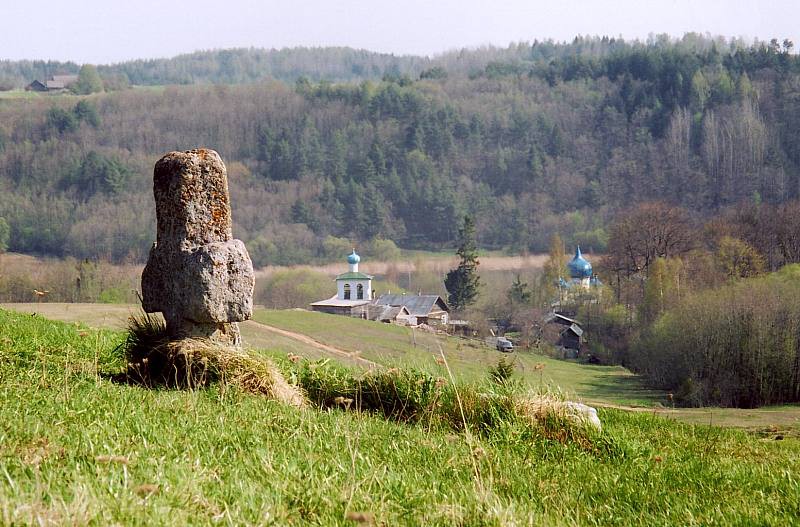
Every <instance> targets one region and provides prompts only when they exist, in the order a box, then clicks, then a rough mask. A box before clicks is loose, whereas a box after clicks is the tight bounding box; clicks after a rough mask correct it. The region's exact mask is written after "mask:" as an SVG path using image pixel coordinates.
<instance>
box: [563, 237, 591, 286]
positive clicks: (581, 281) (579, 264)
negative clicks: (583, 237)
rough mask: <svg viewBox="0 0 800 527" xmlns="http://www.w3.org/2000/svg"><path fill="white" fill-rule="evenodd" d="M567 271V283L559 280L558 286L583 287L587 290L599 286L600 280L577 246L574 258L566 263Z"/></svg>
mask: <svg viewBox="0 0 800 527" xmlns="http://www.w3.org/2000/svg"><path fill="white" fill-rule="evenodd" d="M567 270H568V271H569V278H570V279H569V281H566V280H564V279H563V278H559V286H561V287H565V288H572V287H583V288H584V289H589V288H590V287H593V286H599V285H601V282H600V279H599V278H597V275H595V274H594V271H593V270H592V264H591V263H590V262H589V260H587V259H586V258H584V257H583V254H581V248H580V246H578V247H577V248H576V249H575V256H574V257H573V258H572V260H570V261H569V262H568V263H567Z"/></svg>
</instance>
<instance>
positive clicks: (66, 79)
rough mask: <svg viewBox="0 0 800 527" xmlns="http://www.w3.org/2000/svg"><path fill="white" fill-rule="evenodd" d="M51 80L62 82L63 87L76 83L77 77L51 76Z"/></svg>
mask: <svg viewBox="0 0 800 527" xmlns="http://www.w3.org/2000/svg"><path fill="white" fill-rule="evenodd" d="M53 80H54V81H56V82H63V83H64V85H65V86H67V85H70V84H72V83H75V82H78V76H77V75H53Z"/></svg>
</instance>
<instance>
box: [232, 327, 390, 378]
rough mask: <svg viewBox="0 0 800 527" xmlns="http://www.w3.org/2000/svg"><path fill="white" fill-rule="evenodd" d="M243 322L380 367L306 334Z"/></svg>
mask: <svg viewBox="0 0 800 527" xmlns="http://www.w3.org/2000/svg"><path fill="white" fill-rule="evenodd" d="M245 324H247V325H249V326H250V327H251V328H252V327H257V328H260V329H263V330H266V331H271V332H272V333H277V334H278V335H281V336H284V337H289V338H290V339H294V340H297V341H299V342H302V343H303V344H307V345H309V346H311V347H314V348H316V349H318V350H320V351H323V352H326V353H329V354H332V355H334V356H337V357H340V358H343V359H345V360H346V361H347V362H355V363H357V364H358V365H359V366H363V367H366V368H374V369H377V368H379V367H380V366H379V365H378V364H377V363H375V362H372V361H371V360H367V359H365V358H364V357H360V356H359V355H358V353H354V352H350V351H344V350H341V349H339V348H334V347H333V346H328V345H327V344H323V343H322V342H319V341H317V340H314V339H312V338H311V337H309V336H307V335H302V334H300V333H295V332H294V331H286V330H285V329H280V328H276V327H274V326H268V325H267V324H263V323H261V322H256V321H254V320H249V321H247V322H245Z"/></svg>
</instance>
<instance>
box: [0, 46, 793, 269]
mask: <svg viewBox="0 0 800 527" xmlns="http://www.w3.org/2000/svg"><path fill="white" fill-rule="evenodd" d="M790 44H791V43H788V42H787V43H785V45H781V44H778V43H777V42H774V43H772V44H758V45H756V46H752V47H744V46H743V45H741V43H735V42H734V43H726V42H721V41H712V40H706V39H701V38H698V37H696V36H688V37H687V38H684V39H683V40H682V41H679V42H668V41H666V40H659V39H656V40H654V41H653V42H651V43H647V44H641V43H625V42H622V41H615V40H613V39H577V40H576V41H575V42H572V43H569V44H563V45H558V44H553V43H535V44H533V45H531V44H524V45H522V44H521V45H515V46H511V47H509V48H506V49H502V50H497V49H484V50H475V51H464V52H459V53H452V54H447V55H444V56H442V57H438V58H436V59H432V60H430V61H429V60H428V59H414V58H405V59H398V58H392V57H388V58H386V60H387V61H389V62H391V61H392V60H394V61H397V62H396V64H399V66H397V68H396V69H395V70H392V72H390V74H387V68H389V69H391V68H390V66H387V65H386V64H388V62H387V63H386V64H384V63H379V62H380V61H378V63H379V65H378V66H377V70H375V71H374V72H373V73H375V76H378V75H379V74H382V75H380V77H381V79H382V80H374V81H358V82H349V83H348V82H344V83H331V82H328V81H327V80H323V81H320V82H317V81H314V80H312V79H313V78H328V75H329V74H326V73H324V68H326V67H334V66H329V65H325V64H323V62H319V63H315V64H316V66H315V67H317V68H318V71H317V73H318V74H311V73H312V72H311V70H309V69H308V68H309V66H308V64H307V63H304V64H305V65H298V64H296V63H292V62H291V60H292V57H293V56H295V55H292V54H291V53H289V54H287V55H286V56H285V58H286V61H288V62H286V63H285V64H284V66H283V67H284V68H285V71H295V73H297V74H298V78H297V79H296V80H295V81H293V82H280V81H274V80H272V81H261V82H257V83H249V84H247V83H244V81H247V80H252V79H249V78H248V77H247V75H243V76H241V77H240V78H238V80H239V81H241V82H243V83H244V84H241V85H215V86H204V85H200V86H168V87H166V88H163V87H160V88H149V89H145V88H133V89H124V90H119V91H114V92H108V93H102V94H94V95H90V96H86V97H73V96H60V97H50V96H46V95H45V96H39V97H33V98H19V99H12V98H9V99H5V98H0V191H2V192H0V217H1V218H4V222H5V223H7V224H8V225H9V226H10V239H9V243H8V245H9V248H10V249H11V250H16V251H20V252H34V253H44V254H52V255H59V256H61V255H74V256H78V257H97V256H100V257H109V258H112V259H115V260H121V259H125V258H133V259H135V260H141V259H143V258H144V257H145V256H146V250H147V248H148V247H149V244H150V242H151V240H152V238H153V236H154V219H153V212H152V201H151V200H152V197H151V195H150V178H151V173H152V166H153V163H154V162H155V160H156V159H158V157H159V156H160V155H162V154H163V153H164V152H166V151H168V150H173V149H187V148H192V147H196V146H208V147H212V148H215V149H217V150H218V151H219V152H220V154H221V155H222V156H223V159H224V160H225V161H226V163H227V164H228V167H229V171H230V175H231V187H232V192H233V205H234V207H235V210H234V219H235V221H236V222H237V226H236V229H237V231H236V232H237V236H238V237H241V238H242V239H244V240H245V241H246V242H247V243H248V247H249V248H250V250H251V252H252V254H253V257H254V260H255V261H256V263H257V264H259V265H263V264H266V263H292V262H297V261H304V260H310V259H313V258H315V257H320V256H326V255H327V254H337V253H338V251H340V250H341V248H342V247H348V246H349V245H348V244H349V243H351V242H348V241H346V240H344V238H349V239H350V240H351V241H356V240H368V239H374V238H389V239H392V240H394V241H395V242H396V243H397V244H398V245H400V246H405V247H428V248H443V247H448V246H449V245H450V244H451V243H452V240H453V237H454V235H455V232H456V227H457V224H458V223H459V220H460V218H461V216H462V215H463V214H465V213H471V214H473V215H474V216H475V217H476V223H477V227H478V236H479V242H480V243H481V245H483V246H484V247H493V248H501V247H504V248H509V249H511V250H532V251H540V250H543V249H544V248H545V247H546V244H547V240H548V239H549V237H550V235H551V234H552V233H554V232H560V233H561V234H562V236H563V237H565V238H566V240H567V242H568V243H570V244H572V243H575V242H580V243H582V244H583V245H587V246H589V247H593V248H595V249H602V248H603V245H604V243H605V239H606V235H605V226H606V225H607V223H608V221H609V219H610V218H611V217H613V216H614V214H616V213H617V212H618V211H620V210H622V209H624V208H626V207H628V206H630V205H632V204H634V203H636V202H641V201H648V200H656V199H660V200H666V201H669V202H673V203H675V204H679V205H682V206H685V207H687V208H690V209H692V210H693V211H696V213H697V214H699V215H705V216H709V215H712V214H715V213H717V212H718V211H719V210H720V209H723V208H725V207H729V206H735V205H737V204H739V203H742V202H749V203H754V202H755V203H761V202H763V203H780V202H783V201H787V200H791V199H796V198H797V197H798V194H800V134H799V133H798V130H800V60H798V58H797V56H796V55H794V54H792V53H790V49H791V45H790ZM295 51H296V52H297V53H298V55H296V57H307V58H308V57H314V54H313V53H312V52H311V51H302V52H301V51H298V50H295ZM351 51H352V50H351ZM215 53H217V55H216V56H217V57H219V56H221V55H222V54H224V53H226V52H215ZM248 53H250V52H249V51H241V50H238V51H237V50H234V51H231V52H230V54H231V55H230V56H231V57H234V58H235V57H239V58H241V57H246V56H248ZM253 53H255V52H253ZM347 53H349V51H348V52H347ZM208 56H210V55H203V54H200V55H197V57H199V62H201V63H202V62H203V60H202V59H203V58H204V57H206V58H207V57H208ZM254 56H255V55H254ZM365 56H368V57H369V56H372V57H373V58H375V57H378V55H365ZM190 57H191V56H186V57H183V58H180V59H181V60H184V61H185V62H184V64H189V63H190V62H191V59H190ZM172 60H174V61H177V60H178V59H172ZM297 60H298V61H300V59H297ZM370 60H372V59H370ZM375 60H376V61H377V60H378V59H377V58H375ZM208 61H209V64H211V63H213V64H217V63H218V62H220V61H221V59H219V60H217V59H214V60H211V59H208ZM404 61H405V62H404ZM300 62H302V61H300ZM136 64H140V66H141V73H140V74H141V75H142V78H143V79H144V78H145V76H146V75H150V76H151V77H150V78H149V79H150V81H152V82H156V79H162V80H163V79H168V78H169V77H168V75H172V74H174V72H172V66H175V67H176V68H177V66H176V64H177V63H176V62H170V61H166V62H163V63H160V62H158V61H155V62H153V61H143V62H141V63H127V64H123V65H118V66H112V67H109V68H118V69H117V70H114V72H113V74H114V75H116V74H118V73H119V72H120V71H121V70H120V69H119V68H125V67H129V68H131V69H130V72H134V71H136V67H135V65H136ZM158 64H163V65H164V66H163V67H164V72H163V74H155V73H153V72H154V71H156V70H157V68H158V66H157V65H158ZM230 64H232V66H231V70H230V71H231V75H234V74H235V75H239V73H237V72H240V71H243V70H242V68H243V66H242V62H241V61H238V62H237V61H236V60H232V61H231V62H230ZM5 66H8V64H6V65H5ZM5 66H4V67H5ZM240 66H241V68H240ZM214 67H216V66H214ZM335 67H339V66H335ZM292 68H294V70H292ZM212 69H213V68H212ZM185 71H187V72H190V71H191V72H194V73H192V75H193V77H192V79H193V80H192V81H197V80H198V79H200V78H204V79H206V80H208V81H214V82H216V81H217V80H219V79H218V78H215V77H214V75H212V74H211V73H209V74H207V75H206V76H205V77H203V75H202V74H201V73H198V72H200V71H202V68H200V67H199V66H198V68H196V69H193V68H192V67H189V66H186V69H185ZM209 71H211V70H209ZM301 71H302V72H304V74H303V75H299V72H301ZM341 71H345V70H341ZM350 71H351V74H353V75H355V76H356V77H358V76H359V75H362V74H363V75H364V76H372V73H369V68H368V69H367V70H364V71H361V72H360V73H358V74H356V73H353V68H352V67H351V68H350ZM100 72H101V75H102V76H104V77H107V76H108V75H110V74H112V73H110V72H111V70H105V69H103V68H100ZM168 72H169V73H168ZM417 72H418V73H417ZM132 74H133V73H130V74H126V75H129V76H130V75H132ZM159 75H162V76H159ZM272 76H275V75H274V74H273V75H272ZM289 76H291V75H289ZM330 76H332V77H336V75H335V74H330ZM254 78H255V77H254ZM259 78H260V77H259ZM345 78H347V77H346V76H345ZM143 82H149V81H143ZM115 85H118V83H117V84H115ZM2 223H3V222H0V227H2ZM2 230H3V229H2V228H0V233H2ZM1 241H2V240H0V242H1Z"/></svg>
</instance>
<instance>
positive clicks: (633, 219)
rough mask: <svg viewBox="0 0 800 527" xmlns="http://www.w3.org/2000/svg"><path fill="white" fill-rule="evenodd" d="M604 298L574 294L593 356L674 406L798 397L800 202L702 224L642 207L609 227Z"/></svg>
mask: <svg viewBox="0 0 800 527" xmlns="http://www.w3.org/2000/svg"><path fill="white" fill-rule="evenodd" d="M609 230H610V239H609V243H608V253H607V255H606V256H605V257H604V258H603V259H602V261H601V262H599V265H598V266H597V269H598V270H599V272H600V273H601V275H602V276H603V278H604V280H605V281H606V284H607V285H608V291H605V292H600V293H599V294H592V295H589V296H588V297H584V298H576V299H575V302H574V303H573V304H574V305H573V306H572V307H573V309H576V310H578V311H579V312H580V315H581V317H582V318H583V320H585V322H586V327H587V329H588V330H589V335H590V341H589V345H590V349H591V353H592V354H593V355H594V356H595V358H598V359H600V360H602V361H604V362H607V363H618V364H624V365H625V366H627V367H629V368H631V369H632V370H633V371H635V372H638V373H641V374H643V375H644V376H645V377H646V378H647V379H649V381H650V382H651V384H653V385H654V386H655V387H657V388H660V389H663V390H666V391H669V392H671V393H673V395H674V398H675V401H676V402H677V403H678V404H682V405H688V406H699V405H707V404H713V405H721V406H738V407H754V406H760V405H765V404H778V403H787V402H798V401H800V303H798V301H797V298H798V293H800V281H798V278H800V266H799V265H798V264H799V263H800V251H798V248H800V202H798V201H790V202H786V203H782V204H779V205H775V204H764V203H761V204H749V205H745V206H740V207H736V208H731V209H727V210H724V211H720V212H719V213H718V214H716V215H714V216H713V217H711V218H706V219H701V218H700V217H698V216H697V215H695V214H691V213H689V212H688V211H687V210H685V209H682V208H680V207H675V206H670V205H667V204H664V203H645V204H641V205H638V206H636V207H633V208H631V209H627V210H625V211H624V212H622V213H620V214H619V216H618V217H617V218H616V220H615V221H614V222H613V223H612V225H611V226H610V229H609Z"/></svg>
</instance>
